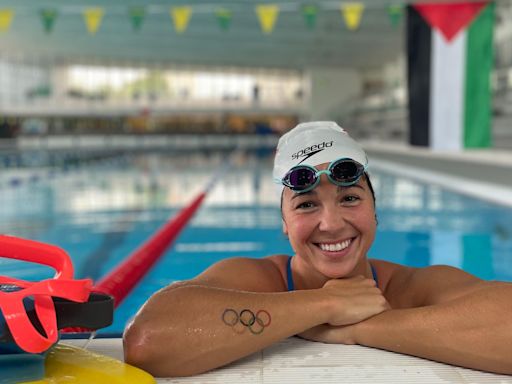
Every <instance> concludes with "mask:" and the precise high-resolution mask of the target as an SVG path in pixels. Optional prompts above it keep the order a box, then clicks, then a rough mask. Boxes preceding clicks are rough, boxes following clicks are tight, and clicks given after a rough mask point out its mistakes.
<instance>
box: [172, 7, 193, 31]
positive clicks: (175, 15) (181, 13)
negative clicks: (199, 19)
mask: <svg viewBox="0 0 512 384" xmlns="http://www.w3.org/2000/svg"><path fill="white" fill-rule="evenodd" d="M170 13H171V18H172V21H173V23H174V29H175V30H176V32H178V33H183V32H185V30H186V29H187V26H188V22H189V20H190V16H192V7H172V8H171V12H170Z"/></svg>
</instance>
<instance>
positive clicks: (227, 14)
mask: <svg viewBox="0 0 512 384" xmlns="http://www.w3.org/2000/svg"><path fill="white" fill-rule="evenodd" d="M215 16H216V17H217V21H218V22H219V26H220V28H221V29H222V30H224V31H227V30H228V29H229V27H230V26H231V19H232V17H233V13H232V12H231V11H230V10H229V9H226V8H219V9H217V10H216V11H215Z"/></svg>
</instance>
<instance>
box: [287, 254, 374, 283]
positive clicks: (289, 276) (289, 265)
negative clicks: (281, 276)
mask: <svg viewBox="0 0 512 384" xmlns="http://www.w3.org/2000/svg"><path fill="white" fill-rule="evenodd" d="M370 267H371V269H372V275H373V280H375V283H377V286H378V285H379V280H378V279H377V272H376V271H375V268H374V267H373V265H372V264H371V263H370ZM286 282H287V283H288V291H295V284H294V282H293V275H292V256H290V257H288V262H287V263H286Z"/></svg>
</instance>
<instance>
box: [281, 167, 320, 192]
mask: <svg viewBox="0 0 512 384" xmlns="http://www.w3.org/2000/svg"><path fill="white" fill-rule="evenodd" d="M315 181H316V172H315V171H314V170H312V169H310V168H306V167H299V168H295V169H293V170H291V171H290V172H289V173H288V174H287V175H286V176H285V177H284V184H285V185H286V186H287V187H290V188H291V189H292V190H294V191H302V190H304V189H306V188H308V187H310V186H311V185H313V184H314V183H315Z"/></svg>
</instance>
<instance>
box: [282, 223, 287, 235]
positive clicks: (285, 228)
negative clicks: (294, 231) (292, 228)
mask: <svg viewBox="0 0 512 384" xmlns="http://www.w3.org/2000/svg"><path fill="white" fill-rule="evenodd" d="M281 222H282V223H283V233H284V234H285V235H286V236H288V225H286V221H284V220H281Z"/></svg>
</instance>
